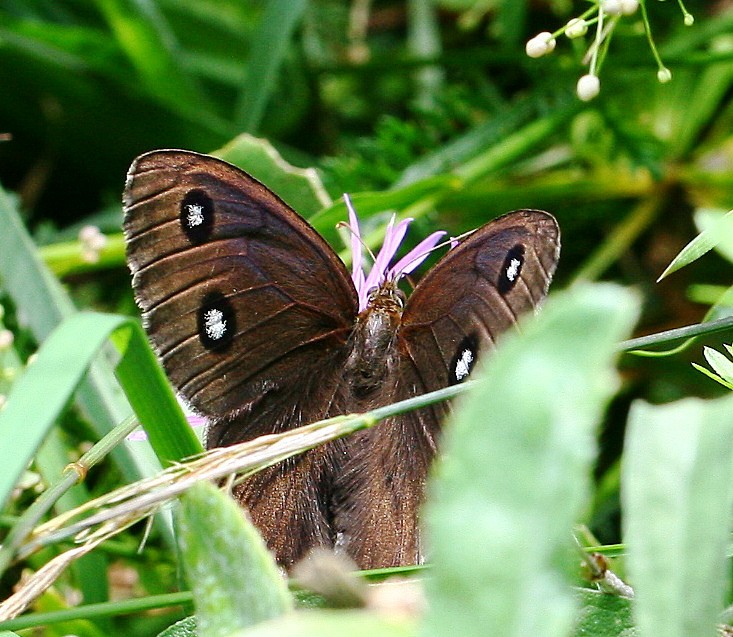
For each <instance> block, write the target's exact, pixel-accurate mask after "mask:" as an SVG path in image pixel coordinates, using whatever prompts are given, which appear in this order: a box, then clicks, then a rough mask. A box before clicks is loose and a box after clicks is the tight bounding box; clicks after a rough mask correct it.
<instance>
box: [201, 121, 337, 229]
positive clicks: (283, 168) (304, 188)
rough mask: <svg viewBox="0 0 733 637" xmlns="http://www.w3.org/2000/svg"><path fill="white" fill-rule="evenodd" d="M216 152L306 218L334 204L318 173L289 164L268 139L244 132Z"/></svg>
mask: <svg viewBox="0 0 733 637" xmlns="http://www.w3.org/2000/svg"><path fill="white" fill-rule="evenodd" d="M213 154H214V155H215V156H217V157H219V158H221V159H223V160H225V161H228V162H230V163H232V164H235V165H237V166H239V167H240V168H241V169H242V170H246V171H247V172H248V173H249V174H250V175H252V176H253V177H254V178H255V179H257V180H259V181H261V182H262V183H263V184H265V185H266V186H267V187H268V188H269V189H270V190H272V191H273V192H275V193H277V195H278V197H280V198H281V199H282V200H283V201H285V202H287V203H288V204H289V205H290V207H291V208H293V209H295V210H296V211H297V212H299V213H300V214H301V215H303V216H304V217H309V216H311V215H313V214H315V213H316V212H318V211H319V210H321V208H326V207H327V206H330V205H331V198H330V197H329V196H328V193H327V192H326V189H325V188H324V187H323V184H322V183H321V180H320V178H319V177H318V173H317V172H316V171H315V170H314V169H313V168H298V167H296V166H293V165H291V164H289V163H288V162H286V161H285V160H284V159H283V158H282V157H281V156H280V153H278V152H277V150H276V149H275V147H274V146H273V145H272V144H271V143H270V142H268V141H267V140H265V139H258V138H257V137H253V136H252V135H249V134H247V133H244V134H242V135H239V136H238V137H236V138H234V139H233V140H232V141H231V142H229V143H228V144H227V145H226V146H224V147H223V148H220V149H219V150H218V151H215V152H214V153H213Z"/></svg>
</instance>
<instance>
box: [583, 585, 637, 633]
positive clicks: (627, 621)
mask: <svg viewBox="0 0 733 637" xmlns="http://www.w3.org/2000/svg"><path fill="white" fill-rule="evenodd" d="M577 598H578V602H579V604H580V611H579V612H578V614H577V617H576V624H575V632H574V633H573V635H574V637H635V636H636V635H637V634H638V631H637V629H636V627H635V626H634V622H633V618H632V616H631V603H632V602H631V600H630V599H628V598H627V597H620V596H619V595H609V594H608V593H601V592H600V591H594V590H591V589H587V588H584V589H581V590H579V591H578V594H577Z"/></svg>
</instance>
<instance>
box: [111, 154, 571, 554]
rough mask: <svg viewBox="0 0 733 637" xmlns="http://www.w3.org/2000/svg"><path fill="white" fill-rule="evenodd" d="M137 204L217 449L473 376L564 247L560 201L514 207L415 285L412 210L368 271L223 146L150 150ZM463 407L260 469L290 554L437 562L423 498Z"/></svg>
mask: <svg viewBox="0 0 733 637" xmlns="http://www.w3.org/2000/svg"><path fill="white" fill-rule="evenodd" d="M123 202H124V210H125V220H124V230H125V237H126V246H127V260H128V264H129V267H130V269H131V271H132V275H133V277H132V285H133V290H134V294H135V298H136V301H137V303H138V305H139V307H140V309H141V313H142V317H143V323H144V326H145V329H146V331H147V334H148V336H149V338H150V341H151V342H152V344H153V346H154V348H155V350H156V352H157V353H158V355H159V357H160V359H161V361H162V363H163V366H164V368H165V371H166V373H167V375H168V377H169V379H170V381H171V383H172V384H173V386H174V387H175V388H176V390H177V391H178V392H179V394H180V395H181V396H182V397H183V398H184V399H185V400H186V401H188V403H189V404H190V405H191V406H192V407H193V408H194V410H196V411H197V412H199V413H201V414H202V415H205V416H206V417H207V418H208V419H209V422H210V425H209V428H208V431H207V446H208V447H209V448H211V447H219V446H227V445H232V444H235V443H238V442H242V441H244V440H249V439H252V438H255V437H257V436H261V435H263V434H272V433H279V432H283V431H288V430H290V429H293V428H295V427H298V426H300V425H304V424H308V423H310V422H313V421H316V420H320V419H323V418H327V417H331V416H336V415H339V414H345V413H352V412H364V411H368V410H370V409H373V408H375V407H379V406H383V405H385V404H390V403H393V402H395V401H398V400H403V399H406V398H410V397H413V396H416V395H419V394H423V393H425V392H429V391H432V390H436V389H439V388H442V387H447V386H449V385H452V384H455V383H459V382H461V381H463V380H465V379H466V378H467V377H469V376H470V375H471V371H472V370H473V369H474V367H475V365H476V363H477V361H478V360H479V359H481V358H482V357H483V356H484V355H485V354H486V353H488V352H489V351H490V350H491V349H492V347H493V345H494V343H495V341H496V339H497V337H498V336H499V335H500V334H501V333H502V332H504V331H505V330H507V329H508V328H510V327H511V326H512V325H514V324H515V323H516V321H517V319H518V318H519V317H520V315H522V314H523V313H525V312H527V311H529V310H532V309H533V308H536V307H537V306H538V304H540V302H541V301H542V300H543V298H544V297H545V295H546V293H547V289H548V286H549V283H550V280H551V278H552V275H553V273H554V271H555V268H556V266H557V261H558V258H559V250H560V232H559V228H558V225H557V222H556V221H555V219H554V217H552V215H550V214H548V213H546V212H542V211H538V210H519V211H516V212H512V213H509V214H507V215H505V216H503V217H499V218H497V219H494V220H493V221H490V222H489V223H487V224H486V225H484V226H482V227H480V228H478V229H477V230H475V231H474V232H473V233H471V234H470V235H469V236H467V237H466V238H464V239H463V240H460V241H458V242H457V245H455V247H452V249H450V250H449V251H448V253H447V254H446V255H445V256H444V257H443V258H442V259H441V260H440V261H438V263H437V264H436V265H435V266H434V267H432V268H431V269H430V270H429V271H428V272H427V273H426V274H425V275H424V276H423V277H422V278H421V280H420V281H419V282H418V284H417V286H416V287H415V289H414V290H413V291H412V293H411V294H410V296H409V298H406V296H405V294H404V293H403V292H402V290H400V288H399V286H398V281H399V279H400V277H402V276H403V275H404V274H406V273H407V272H409V271H411V270H412V269H414V268H415V267H416V263H417V262H419V261H420V260H421V259H422V258H423V256H424V255H417V256H415V257H414V258H412V260H411V261H410V260H409V259H408V261H405V260H404V259H403V260H401V262H400V263H402V265H399V266H398V267H397V266H393V267H392V268H390V267H389V263H387V262H386V261H389V260H390V258H391V256H392V255H393V254H394V251H395V250H396V249H397V245H396V244H398V243H399V240H398V239H399V236H401V235H403V234H404V230H405V229H406V224H405V222H402V223H400V224H398V225H397V226H391V228H390V232H388V237H387V238H388V242H389V243H390V248H389V249H388V250H387V251H386V252H384V250H383V251H382V252H380V255H378V256H377V262H376V263H375V264H374V266H373V268H372V271H371V272H370V273H369V275H368V276H367V275H364V274H363V271H362V269H361V267H358V264H357V265H356V266H355V268H354V272H353V274H352V275H350V274H349V272H348V270H347V269H346V266H345V265H344V263H343V262H342V261H341V260H340V259H339V258H338V256H337V254H336V253H335V252H334V250H333V249H332V248H331V247H330V246H329V245H328V243H326V241H325V240H324V239H323V238H322V237H321V236H320V235H319V234H318V233H317V232H316V231H315V230H314V229H313V227H311V226H310V225H309V224H308V222H306V221H305V220H304V219H303V218H302V217H300V216H299V215H298V214H297V213H296V212H295V211H294V210H293V209H292V208H290V207H289V206H288V205H287V204H286V203H285V202H283V201H282V200H281V199H280V198H278V197H277V196H276V195H275V194H274V193H273V192H271V191H270V190H269V189H268V188H266V187H265V186H264V185H263V184H261V183H260V182H258V181H257V180H255V179H254V178H253V177H251V176H250V175H248V174H247V173H245V172H243V171H242V170H240V169H238V168H236V167H234V166H232V165H230V164H228V163H226V162H223V161H221V160H219V159H215V158H213V157H210V156H206V155H200V154H197V153H193V152H188V151H181V150H160V151H153V152H150V153H147V154H144V155H142V156H140V157H138V158H137V159H136V160H135V161H134V163H133V164H132V166H131V167H130V170H129V173H128V177H127V183H126V186H125V191H124V196H123ZM351 225H352V233H353V235H354V239H353V240H352V247H354V246H355V253H356V259H357V260H358V259H359V255H360V248H359V247H358V246H359V242H358V235H357V231H356V230H355V228H354V225H355V218H354V217H353V215H352V222H351ZM436 241H437V235H431V237H430V238H429V240H427V242H428V243H430V244H431V245H432V244H434V243H435V242H436ZM422 246H423V248H425V250H424V252H427V248H429V247H430V246H426V244H425V243H423V244H422ZM383 255H386V256H383ZM380 258H381V261H380ZM487 400H490V398H489V397H487ZM449 411H450V404H448V403H440V404H434V405H431V406H428V407H423V408H421V409H419V410H417V411H412V412H410V413H406V414H402V415H399V416H395V417H392V418H389V419H387V420H385V421H384V422H382V423H380V424H379V425H377V426H375V427H373V428H371V429H368V430H364V431H361V432H357V433H356V434H354V435H351V436H348V437H346V438H344V439H341V440H336V441H333V442H330V443H328V444H326V445H323V446H321V447H318V448H316V449H313V450H311V451H307V452H305V453H303V454H301V455H299V456H296V457H293V458H290V459H288V460H285V461H283V462H282V463H280V464H278V465H276V466H273V467H270V468H268V469H265V470H264V471H261V472H259V473H257V474H256V475H254V476H252V477H251V478H248V479H247V480H246V481H245V482H244V483H242V484H240V485H238V486H236V487H235V488H234V496H235V497H236V498H237V500H238V501H239V502H240V503H241V504H242V505H243V506H244V507H246V508H247V510H248V511H249V514H250V516H251V519H252V521H253V522H254V524H255V525H256V526H257V527H258V528H259V529H260V531H261V532H262V534H263V537H264V538H265V540H266V542H267V545H268V547H269V548H270V550H271V551H272V552H273V553H274V555H275V557H276V559H277V561H278V562H279V563H280V564H281V565H283V566H284V567H286V568H290V567H291V566H292V565H294V564H295V563H296V562H298V561H299V560H300V559H302V558H303V557H304V556H305V555H306V554H307V553H308V551H309V550H310V549H312V548H314V547H317V546H325V547H333V548H334V549H335V550H337V551H339V552H342V553H344V554H346V555H348V556H350V557H351V558H352V559H353V560H354V561H355V562H356V564H357V565H358V566H359V567H361V568H379V567H388V566H397V565H406V564H416V563H420V562H422V561H423V560H424V559H425V553H426V549H425V546H424V541H423V539H422V538H421V534H420V530H419V528H420V507H421V504H422V501H423V495H424V489H425V482H426V477H427V474H428V470H429V467H430V465H431V463H432V461H433V459H434V458H435V456H436V453H437V450H438V444H439V439H440V432H441V424H442V422H443V421H444V419H445V417H446V415H447V414H448V413H449ZM490 461H491V459H490V458H487V462H490Z"/></svg>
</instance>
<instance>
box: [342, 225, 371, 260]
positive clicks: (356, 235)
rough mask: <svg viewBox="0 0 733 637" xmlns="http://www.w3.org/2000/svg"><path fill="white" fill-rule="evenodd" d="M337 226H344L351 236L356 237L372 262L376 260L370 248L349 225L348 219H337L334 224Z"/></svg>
mask: <svg viewBox="0 0 733 637" xmlns="http://www.w3.org/2000/svg"><path fill="white" fill-rule="evenodd" d="M336 227H337V228H344V229H345V230H347V231H348V232H349V233H350V234H351V235H352V236H354V237H356V238H357V239H358V240H359V243H361V247H362V248H364V249H365V250H366V251H367V254H369V256H370V257H371V258H372V263H374V262H375V261H376V260H377V257H375V256H374V253H373V252H372V249H371V248H370V247H369V246H368V245H367V244H366V243H364V240H363V239H362V238H361V236H360V235H359V233H358V232H354V229H353V228H352V227H351V225H350V224H349V223H348V221H339V222H338V223H337V224H336Z"/></svg>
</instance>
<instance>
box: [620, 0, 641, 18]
mask: <svg viewBox="0 0 733 637" xmlns="http://www.w3.org/2000/svg"><path fill="white" fill-rule="evenodd" d="M638 8H639V0H621V13H623V14H624V15H633V14H635V13H636V11H637V9H638Z"/></svg>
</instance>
